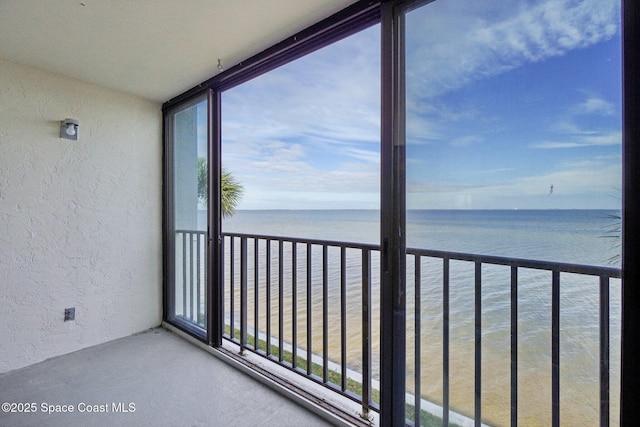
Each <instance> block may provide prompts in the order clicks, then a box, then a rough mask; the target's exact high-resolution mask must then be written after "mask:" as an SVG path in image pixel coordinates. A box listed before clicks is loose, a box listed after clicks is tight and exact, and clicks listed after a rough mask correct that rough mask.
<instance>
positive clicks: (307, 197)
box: [222, 25, 380, 398]
mask: <svg viewBox="0 0 640 427" xmlns="http://www.w3.org/2000/svg"><path fill="white" fill-rule="evenodd" d="M222 165H223V170H224V171H225V172H228V173H230V174H231V175H232V176H233V178H234V179H235V180H236V181H237V183H239V184H240V185H241V186H242V188H243V190H242V198H241V199H240V201H239V203H238V204H237V206H236V210H235V212H234V213H233V214H232V215H227V216H226V217H224V218H223V224H222V227H223V231H224V233H226V234H227V235H226V237H225V241H224V245H225V266H224V271H225V275H226V276H225V298H226V300H225V316H226V318H225V321H226V322H227V324H228V325H229V327H227V331H226V332H227V334H228V337H230V338H232V339H234V340H238V339H240V329H241V326H242V325H241V324H240V321H241V313H242V311H246V312H247V323H248V325H247V334H248V335H249V336H248V337H247V341H248V344H249V347H251V346H253V345H254V342H253V336H254V332H253V331H258V334H259V335H261V336H264V337H266V336H269V337H270V339H271V340H272V341H271V342H272V343H274V344H272V346H274V348H273V351H278V350H279V349H278V348H277V347H278V346H279V345H280V341H279V339H280V338H281V339H282V347H283V348H284V349H295V350H296V351H298V349H299V351H300V353H299V354H305V353H306V352H307V351H310V353H311V354H310V356H313V357H316V360H318V361H322V357H323V351H324V348H323V346H324V340H323V338H326V340H327V351H328V358H329V360H330V361H331V362H332V364H331V368H330V369H331V370H334V373H333V374H331V375H330V378H329V381H330V382H333V383H336V381H337V382H338V384H340V382H341V380H342V379H341V377H340V376H341V375H342V374H341V366H340V365H341V363H342V355H343V353H344V355H345V357H346V363H347V365H348V368H349V369H350V371H349V373H348V375H350V376H351V377H353V378H357V375H355V374H354V373H355V372H360V371H361V369H362V368H361V367H362V344H361V343H362V341H361V338H362V314H361V313H362V309H361V304H362V296H361V288H362V274H361V272H362V265H361V263H362V251H361V250H360V249H353V250H351V249H350V250H346V247H345V259H346V265H347V267H346V269H348V271H346V270H345V274H346V276H345V277H346V278H345V282H344V283H345V285H346V286H347V287H348V291H346V307H347V309H346V310H345V312H342V311H341V305H340V295H341V283H342V282H341V262H340V256H341V250H342V247H343V246H344V242H355V243H356V244H363V243H369V244H378V242H379V240H380V237H379V236H380V235H379V230H380V225H379V217H380V213H379V206H380V191H379V187H380V26H379V25H376V26H373V27H371V28H368V29H366V30H364V31H361V32H359V33H357V34H354V35H352V36H349V37H347V38H345V39H343V40H340V41H338V42H336V43H333V44H331V45H329V46H327V47H324V48H322V49H320V50H317V51H315V52H313V53H311V54H309V55H306V56H304V57H302V58H300V59H298V60H296V61H293V62H291V63H289V64H286V65H284V66H282V67H279V68H277V69H275V70H273V71H270V72H268V73H266V74H264V75H261V76H259V77H257V78H255V79H253V80H251V81H249V82H247V83H244V84H242V85H240V86H237V87H235V88H233V89H230V90H228V91H226V92H224V93H223V97H222ZM233 233H246V234H249V235H251V236H255V235H262V236H265V235H266V236H272V238H271V240H270V241H267V239H266V238H261V239H258V243H257V244H256V241H255V239H254V238H247V239H246V243H247V262H246V263H245V264H244V265H246V269H245V270H243V264H242V263H241V261H240V257H241V244H242V242H241V239H240V238H239V237H236V238H232V237H231V236H230V234H233ZM277 237H288V238H296V239H299V243H296V244H295V247H294V245H293V244H292V243H291V242H290V241H287V242H283V248H282V255H280V252H279V250H280V248H279V243H280V242H279V241H278V239H277ZM311 239H321V240H325V241H332V242H333V243H330V244H328V254H327V259H326V266H325V267H326V271H327V281H328V290H327V299H326V300H325V299H324V296H323V245H322V244H318V243H316V244H312V245H310V246H308V245H307V242H308V241H309V240H311ZM232 245H234V246H233V248H232ZM256 245H257V248H256ZM267 251H270V258H268V255H267ZM256 256H257V261H256V258H255V257H256ZM371 258H372V260H371V271H372V275H373V278H372V287H373V290H372V291H371V294H372V295H373V296H374V298H376V300H374V304H378V302H377V299H378V296H379V280H378V276H379V274H378V273H379V255H378V252H377V251H376V252H375V253H372V256H371ZM268 261H269V264H268ZM267 268H269V269H270V270H269V272H268V270H267ZM256 269H257V271H256ZM243 271H246V277H247V307H248V308H243V307H242V306H241V296H240V295H241V294H240V284H241V280H240V277H241V274H242V272H243ZM280 280H282V283H283V284H282V286H283V289H282V298H283V299H282V301H283V305H282V306H280V302H279V292H280V290H279V282H280ZM324 302H326V304H327V311H328V316H329V318H330V319H332V321H331V322H329V324H327V325H325V323H324V322H323V303H324ZM294 307H295V308H294ZM377 313H378V311H377V310H375V312H374V320H373V323H374V324H376V325H377V323H376V318H375V317H376V316H377ZM280 315H282V321H283V329H282V336H279V316H280ZM343 322H344V325H345V326H344V328H345V331H347V332H346V333H347V334H348V336H349V339H348V340H346V343H345V345H344V348H343V345H342V340H341V337H342V324H343ZM308 327H309V328H310V329H311V334H308ZM325 328H326V329H325ZM373 329H374V331H373V333H374V337H373V338H372V340H371V342H372V343H373V344H374V346H375V347H376V348H377V347H378V342H379V339H378V336H377V327H374V328H373ZM309 335H311V336H309ZM262 345H263V344H262V343H260V342H259V343H258V344H257V346H258V347H261V346H262ZM309 347H311V348H309ZM286 351H288V350H286ZM374 352H375V353H376V354H377V349H376V350H374ZM375 357H376V356H374V361H373V363H372V364H373V366H374V369H375V370H376V371H377V368H378V365H379V364H378V361H377V359H375ZM285 360H288V361H291V360H290V357H289V359H287V356H285ZM296 363H297V362H296ZM300 363H301V364H303V365H304V366H306V363H307V360H306V359H304V358H302V359H301V360H300ZM318 369H319V371H318ZM313 371H314V373H315V374H316V375H319V374H318V372H320V375H322V369H321V367H320V365H319V364H318V363H316V364H315V365H314V367H313ZM358 375H360V374H358ZM376 375H377V374H376ZM354 384H355V382H353V383H352V382H350V383H349V385H348V387H349V389H350V390H351V391H354V392H356V393H360V392H361V391H360V390H357V389H356V388H357V386H356V385H354ZM376 398H377V397H376Z"/></svg>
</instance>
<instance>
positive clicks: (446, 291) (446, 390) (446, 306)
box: [442, 258, 450, 427]
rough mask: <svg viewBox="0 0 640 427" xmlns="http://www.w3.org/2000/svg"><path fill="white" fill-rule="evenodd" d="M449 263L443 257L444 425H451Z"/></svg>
mask: <svg viewBox="0 0 640 427" xmlns="http://www.w3.org/2000/svg"><path fill="white" fill-rule="evenodd" d="M449 264H450V262H449V258H443V259H442V329H443V331H442V427H447V426H448V425H449Z"/></svg>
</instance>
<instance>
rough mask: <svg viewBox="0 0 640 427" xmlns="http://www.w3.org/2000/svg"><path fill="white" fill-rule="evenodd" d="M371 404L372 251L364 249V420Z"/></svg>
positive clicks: (367, 417) (367, 416) (367, 415)
mask: <svg viewBox="0 0 640 427" xmlns="http://www.w3.org/2000/svg"><path fill="white" fill-rule="evenodd" d="M369 402H371V251H370V250H368V249H362V418H364V419H366V420H368V419H369Z"/></svg>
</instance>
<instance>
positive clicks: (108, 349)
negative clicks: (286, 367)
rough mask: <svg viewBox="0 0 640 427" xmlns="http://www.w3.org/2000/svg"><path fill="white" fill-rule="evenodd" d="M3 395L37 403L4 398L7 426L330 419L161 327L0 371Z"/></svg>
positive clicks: (310, 422)
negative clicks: (12, 407)
mask: <svg viewBox="0 0 640 427" xmlns="http://www.w3.org/2000/svg"><path fill="white" fill-rule="evenodd" d="M5 402H8V403H16V404H18V405H20V407H18V406H17V405H16V406H15V409H24V408H23V406H24V404H27V405H26V406H27V408H28V409H35V412H33V413H11V412H9V413H7V412H5V409H6V408H5V406H4V405H3V408H2V411H0V426H7V427H12V426H54V427H55V426H116V425H117V426H181V427H182V426H325V425H330V424H328V423H327V422H326V421H324V420H323V419H321V418H319V417H318V415H316V414H314V413H312V412H309V411H308V410H307V409H305V408H304V407H302V406H299V405H298V404H296V403H294V402H293V401H292V400H290V399H288V398H286V397H284V396H282V395H281V394H279V393H276V392H274V391H273V390H271V389H270V388H268V387H267V386H265V385H263V384H262V383H260V382H257V381H256V380H255V379H253V378H251V377H249V376H247V375H246V374H244V373H242V372H240V371H238V370H236V369H234V368H232V367H230V366H229V365H227V364H226V363H224V362H223V361H221V360H219V359H218V358H216V357H214V356H212V355H211V354H209V353H207V352H206V351H203V350H202V349H200V348H198V347H196V346H194V345H192V344H191V343H189V342H187V341H185V340H184V339H182V338H180V337H178V336H176V335H174V334H173V333H171V332H169V331H166V330H164V329H161V328H157V329H152V330H150V331H147V332H144V333H141V334H137V335H133V336H130V337H126V338H121V339H118V340H115V341H111V342H108V343H105V344H101V345H98V346H95V347H91V348H86V349H83V350H80V351H77V352H74V353H71V354H68V355H65V356H61V357H56V358H54V359H50V360H47V361H44V362H42V363H38V364H35V365H32V366H28V367H26V368H23V369H18V370H15V371H12V372H8V373H5V374H1V375H0V403H3V404H4V403H5ZM32 404H35V405H32ZM49 405H51V406H49ZM54 405H69V406H68V409H73V412H72V413H70V412H66V413H65V412H57V411H61V410H63V409H64V407H62V406H57V407H56V406H54ZM89 409H95V410H97V411H108V412H88V410H89ZM49 410H52V411H53V412H52V413H47V412H48V411H49ZM117 410H120V412H117ZM125 410H126V411H128V412H125Z"/></svg>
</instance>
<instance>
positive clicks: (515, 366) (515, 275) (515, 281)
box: [511, 266, 518, 427]
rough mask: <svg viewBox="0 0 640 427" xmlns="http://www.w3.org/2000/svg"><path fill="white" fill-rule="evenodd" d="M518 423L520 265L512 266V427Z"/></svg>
mask: <svg viewBox="0 0 640 427" xmlns="http://www.w3.org/2000/svg"><path fill="white" fill-rule="evenodd" d="M517 425H518V267H516V266H511V427H516V426H517Z"/></svg>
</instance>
